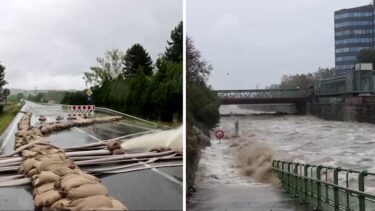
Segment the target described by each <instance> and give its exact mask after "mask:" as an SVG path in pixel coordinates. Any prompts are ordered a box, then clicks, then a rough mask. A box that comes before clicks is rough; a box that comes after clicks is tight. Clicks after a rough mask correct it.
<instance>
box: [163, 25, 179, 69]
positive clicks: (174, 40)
mask: <svg viewBox="0 0 375 211" xmlns="http://www.w3.org/2000/svg"><path fill="white" fill-rule="evenodd" d="M182 41H183V24H182V21H181V22H180V23H179V24H178V25H177V26H176V27H175V28H174V30H173V31H172V33H171V41H167V43H168V47H167V48H166V52H165V57H166V59H167V60H169V61H173V62H182V51H183V45H182Z"/></svg>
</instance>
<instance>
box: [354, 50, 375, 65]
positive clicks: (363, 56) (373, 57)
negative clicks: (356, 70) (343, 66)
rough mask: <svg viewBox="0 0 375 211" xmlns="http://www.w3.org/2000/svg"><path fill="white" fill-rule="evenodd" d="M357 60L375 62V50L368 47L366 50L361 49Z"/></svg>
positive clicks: (359, 61)
mask: <svg viewBox="0 0 375 211" xmlns="http://www.w3.org/2000/svg"><path fill="white" fill-rule="evenodd" d="M357 62H358V63H372V64H375V50H373V49H366V50H362V51H360V52H359V54H358V56H357Z"/></svg>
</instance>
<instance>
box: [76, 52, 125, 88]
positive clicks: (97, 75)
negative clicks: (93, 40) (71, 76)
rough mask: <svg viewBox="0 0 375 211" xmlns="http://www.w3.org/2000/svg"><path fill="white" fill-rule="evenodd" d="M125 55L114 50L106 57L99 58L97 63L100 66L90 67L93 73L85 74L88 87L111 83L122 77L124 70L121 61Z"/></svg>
mask: <svg viewBox="0 0 375 211" xmlns="http://www.w3.org/2000/svg"><path fill="white" fill-rule="evenodd" d="M123 56H124V54H123V53H122V52H121V51H120V50H118V49H113V50H111V51H107V52H106V53H105V55H104V57H98V58H97V59H96V61H97V62H98V63H99V66H94V67H90V69H91V72H85V73H84V77H83V78H84V80H85V82H86V85H90V86H95V85H99V86H100V85H102V84H103V82H104V81H111V80H114V79H117V78H118V77H121V73H122V69H123V68H124V66H123V64H122V61H121V59H122V58H123Z"/></svg>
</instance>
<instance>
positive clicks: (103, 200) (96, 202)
mask: <svg viewBox="0 0 375 211" xmlns="http://www.w3.org/2000/svg"><path fill="white" fill-rule="evenodd" d="M98 207H106V208H112V201H111V200H110V199H109V198H108V197H107V196H103V195H96V196H90V197H86V198H81V199H77V200H74V201H72V202H71V203H70V204H68V205H67V206H65V207H64V208H68V209H71V210H91V209H93V208H98Z"/></svg>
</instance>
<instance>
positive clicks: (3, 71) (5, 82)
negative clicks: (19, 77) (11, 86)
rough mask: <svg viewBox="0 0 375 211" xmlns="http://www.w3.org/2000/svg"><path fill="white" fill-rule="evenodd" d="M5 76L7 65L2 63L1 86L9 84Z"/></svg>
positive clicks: (0, 66) (0, 72)
mask: <svg viewBox="0 0 375 211" xmlns="http://www.w3.org/2000/svg"><path fill="white" fill-rule="evenodd" d="M4 77H5V66H4V65H2V64H1V63H0V87H3V86H4V85H6V84H8V82H7V81H6V80H5V79H4Z"/></svg>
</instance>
